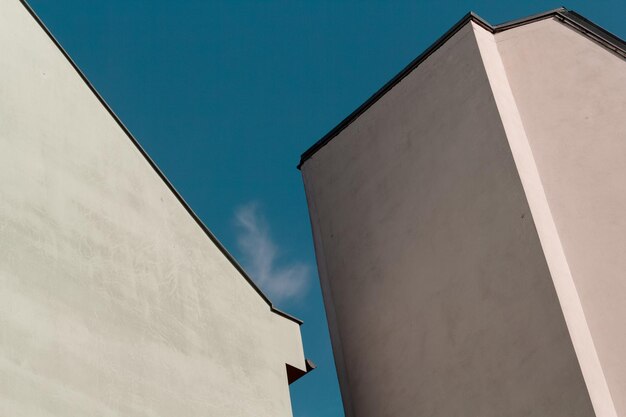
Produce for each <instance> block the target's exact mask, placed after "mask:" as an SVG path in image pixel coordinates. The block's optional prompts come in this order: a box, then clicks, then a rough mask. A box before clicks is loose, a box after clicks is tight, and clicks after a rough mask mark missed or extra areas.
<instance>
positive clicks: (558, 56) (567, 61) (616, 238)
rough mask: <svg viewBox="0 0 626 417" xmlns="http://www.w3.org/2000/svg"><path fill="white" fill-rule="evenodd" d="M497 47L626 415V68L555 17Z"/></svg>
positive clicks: (506, 35) (513, 33) (503, 38)
mask: <svg viewBox="0 0 626 417" xmlns="http://www.w3.org/2000/svg"><path fill="white" fill-rule="evenodd" d="M496 41H497V45H498V50H499V52H500V55H501V57H502V62H503V64H504V67H505V69H506V73H507V75H508V80H509V84H510V86H511V90H512V92H513V95H514V97H515V101H516V103H517V107H518V109H519V114H520V116H521V118H522V121H523V124H524V128H525V131H526V134H527V136H528V140H529V143H530V145H531V148H532V152H533V155H534V159H535V161H536V164H537V169H538V171H539V174H540V176H541V180H542V183H543V188H544V189H545V195H546V198H547V201H548V203H549V206H550V210H551V212H552V216H553V218H554V222H555V225H556V228H557V230H558V234H559V237H560V240H561V244H562V246H563V250H564V253H565V256H566V258H567V263H568V265H569V269H570V270H571V275H572V278H573V280H574V282H575V284H576V288H577V290H578V294H579V296H580V301H581V303H582V307H583V309H584V312H585V317H586V322H587V324H588V326H589V331H590V333H591V336H592V338H593V343H594V346H595V349H596V351H597V355H598V357H599V360H600V363H601V365H602V372H603V374H604V376H605V378H606V381H607V384H608V387H609V390H610V393H611V396H612V399H613V402H614V404H615V408H616V411H617V415H619V416H626V361H625V360H624V359H625V357H624V352H626V331H624V329H625V325H626V323H625V318H626V304H625V302H624V300H626V279H625V274H626V256H624V255H625V254H626V217H625V216H624V213H626V117H625V115H626V60H625V59H624V57H622V56H619V55H617V54H615V53H614V52H612V51H609V50H608V49H606V48H604V47H602V46H600V45H599V44H598V43H596V42H595V41H594V40H592V39H590V38H589V37H587V36H585V35H583V34H582V33H580V32H578V31H576V30H574V29H573V28H571V27H569V26H566V25H564V24H563V23H560V22H558V21H556V20H553V19H549V20H543V21H541V22H537V23H535V24H532V25H527V26H523V27H520V28H517V29H512V30H510V31H506V32H503V33H501V34H498V35H497V36H496Z"/></svg>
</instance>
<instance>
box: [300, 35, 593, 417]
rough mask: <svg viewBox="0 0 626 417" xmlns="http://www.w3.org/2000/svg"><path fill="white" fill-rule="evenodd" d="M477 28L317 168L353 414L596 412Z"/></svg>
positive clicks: (334, 325)
mask: <svg viewBox="0 0 626 417" xmlns="http://www.w3.org/2000/svg"><path fill="white" fill-rule="evenodd" d="M477 30H483V29H477V28H476V27H474V26H473V24H468V25H466V26H464V27H463V28H462V29H461V30H460V31H458V32H457V33H456V34H455V35H454V36H453V37H452V38H451V39H449V40H448V41H447V42H446V43H445V44H444V45H443V46H442V47H440V48H439V49H438V50H436V51H435V52H434V53H433V55H431V56H430V57H429V58H428V59H426V61H424V62H423V63H421V64H420V65H419V66H418V67H417V68H416V69H414V70H413V71H412V72H411V73H410V74H409V75H408V76H407V77H406V78H404V79H403V80H402V81H401V82H400V83H399V84H397V85H396V86H395V87H393V89H391V90H390V91H389V92H388V93H387V94H386V95H384V96H383V97H382V98H381V99H380V100H378V101H377V102H376V103H375V104H374V105H373V106H372V107H370V108H369V109H368V110H367V111H366V112H365V113H364V114H362V115H361V116H360V117H359V118H358V119H356V120H355V121H354V122H353V123H352V124H350V125H349V126H348V127H347V128H346V129H345V130H343V131H342V132H341V133H340V134H339V135H338V136H337V137H335V138H334V139H333V140H332V141H331V142H329V143H328V144H327V145H326V146H324V147H322V148H321V149H320V150H318V151H317V152H316V154H315V155H313V156H312V157H311V158H310V159H308V160H307V161H306V162H305V163H304V164H303V166H302V173H303V177H304V181H305V187H306V192H307V196H308V201H309V209H310V213H311V222H312V227H313V233H314V238H315V248H316V253H317V257H318V266H319V270H320V279H321V282H322V288H323V291H324V299H325V303H326V308H327V313H328V318H329V321H330V325H331V335H332V340H333V348H334V351H335V358H336V362H337V366H338V373H339V379H340V384H341V388H342V394H343V396H344V403H345V408H346V414H347V416H348V417H381V416H409V415H419V416H442V417H449V416H485V417H486V416H494V417H496V416H497V417H501V416H504V415H506V416H552V417H554V416H563V417H565V416H567V417H572V416H593V415H594V410H593V408H592V405H591V402H590V397H589V395H588V393H587V388H586V386H585V380H584V379H583V375H582V373H581V369H580V366H579V363H578V360H577V357H576V354H575V351H574V347H573V344H572V341H571V339H570V335H569V332H568V327H567V324H566V322H565V319H564V315H563V313H562V310H561V306H560V302H559V297H558V296H557V292H556V290H555V284H554V282H553V279H552V276H551V273H550V269H549V267H548V264H547V262H546V257H545V255H544V250H543V248H542V242H541V241H540V239H539V236H538V233H537V229H536V227H535V222H534V219H533V215H532V213H531V209H530V207H529V204H528V200H527V198H526V192H527V190H525V186H524V185H523V184H522V181H521V179H520V175H519V171H518V162H519V161H518V158H517V156H515V157H514V155H513V153H512V151H511V145H510V143H509V138H508V137H507V130H506V126H505V124H504V122H503V117H502V114H501V112H502V111H506V109H504V108H503V107H502V106H501V104H502V103H501V102H500V101H501V100H500V98H499V99H498V100H500V101H497V100H496V98H495V97H494V92H493V90H492V81H493V80H490V78H489V77H490V76H492V74H488V72H487V70H486V69H485V62H484V61H485V60H486V59H487V57H486V56H485V50H484V48H481V47H479V43H478V40H477V35H476V31H477ZM510 125H511V124H510V123H509V126H510ZM522 162H523V161H522ZM526 182H527V181H526Z"/></svg>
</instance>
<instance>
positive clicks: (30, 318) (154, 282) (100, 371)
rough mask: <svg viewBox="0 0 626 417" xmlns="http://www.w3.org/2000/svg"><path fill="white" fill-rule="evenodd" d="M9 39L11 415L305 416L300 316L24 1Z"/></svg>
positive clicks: (3, 310)
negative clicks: (275, 294)
mask: <svg viewBox="0 0 626 417" xmlns="http://www.w3.org/2000/svg"><path fill="white" fill-rule="evenodd" d="M0 51H2V52H1V55H2V58H1V59H0V415H1V416H7V417H9V416H11V417H13V416H27V417H31V416H51V417H52V416H58V417H70V416H76V417H85V416H133V417H141V416H146V417H147V416H163V417H172V416H185V417H188V416H203V417H206V416H229V417H230V416H240V417H288V416H291V407H290V399H289V388H288V382H290V381H293V380H295V379H296V378H298V377H299V376H301V375H302V374H304V373H305V372H306V371H307V370H308V366H307V363H306V361H305V358H304V353H303V348H302V342H301V337H300V328H299V324H300V323H299V321H298V320H297V319H294V318H292V317H290V316H288V315H287V314H284V313H282V312H280V311H278V310H276V309H275V308H273V306H272V304H271V303H270V301H269V300H268V299H267V298H266V297H265V296H264V295H263V294H262V293H261V292H260V291H259V289H258V288H257V287H256V286H255V285H254V284H253V283H252V282H251V281H250V279H248V277H247V276H246V274H245V272H244V271H243V270H242V269H241V267H240V266H239V265H237V263H236V262H235V261H234V260H233V258H232V257H231V256H230V255H229V254H228V253H227V252H226V250H225V249H224V248H223V247H222V246H221V245H220V244H219V242H218V241H217V240H216V239H215V237H213V235H211V233H210V232H209V230H208V229H207V228H206V227H205V226H204V225H203V224H202V223H201V221H200V220H199V219H198V217H197V216H195V215H194V213H193V212H192V211H191V209H190V208H189V206H188V205H187V204H185V202H184V201H183V199H182V197H181V196H180V195H179V194H178V193H177V192H176V191H175V190H174V188H173V187H172V185H171V184H170V183H169V182H168V181H167V179H166V178H165V177H164V175H163V174H162V173H161V172H160V171H159V170H158V168H157V167H156V166H155V164H154V163H153V162H152V161H151V160H150V158H149V157H148V156H147V155H146V153H145V152H144V151H143V150H142V149H141V147H140V146H139V144H138V143H137V141H136V140H135V139H134V138H133V137H132V136H131V134H130V133H129V132H128V130H127V129H126V128H125V127H124V126H123V124H122V123H121V122H120V121H119V119H118V118H117V117H116V116H115V115H114V114H113V112H112V111H111V109H110V108H109V107H108V106H107V105H106V103H105V102H104V101H103V100H102V98H101V97H100V96H99V95H98V94H97V93H96V92H95V90H94V89H93V87H92V86H91V85H90V84H89V82H88V81H87V80H86V79H85V77H84V76H83V74H81V73H80V71H79V70H78V69H77V68H76V66H75V65H74V64H73V62H72V61H71V60H70V59H69V57H68V56H67V55H66V54H65V52H64V51H63V50H62V49H61V47H60V46H59V45H58V43H57V42H56V41H55V40H54V38H53V37H52V36H51V35H50V33H48V32H47V30H46V29H45V27H44V26H43V25H42V23H41V22H40V21H39V20H38V19H37V18H36V17H35V15H34V13H33V12H32V11H31V10H30V9H29V8H28V6H27V5H26V4H25V3H22V2H20V1H18V0H0Z"/></svg>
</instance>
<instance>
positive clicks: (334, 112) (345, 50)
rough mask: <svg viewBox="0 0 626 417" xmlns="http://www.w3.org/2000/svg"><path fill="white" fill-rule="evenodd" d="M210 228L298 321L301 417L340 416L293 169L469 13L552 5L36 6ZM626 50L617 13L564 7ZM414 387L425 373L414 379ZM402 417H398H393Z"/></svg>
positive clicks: (128, 1) (593, 4)
mask: <svg viewBox="0 0 626 417" xmlns="http://www.w3.org/2000/svg"><path fill="white" fill-rule="evenodd" d="M30 4H31V6H32V7H33V8H34V9H35V11H36V12H37V13H38V14H39V16H40V17H41V18H42V20H43V21H44V22H45V23H46V25H47V26H48V27H49V28H50V29H51V31H52V33H53V34H54V35H55V36H56V37H57V39H58V40H59V41H60V42H61V44H62V45H63V46H64V47H65V49H66V50H67V51H68V52H69V54H70V55H71V56H72V58H73V59H74V60H75V61H76V63H77V64H78V66H79V67H80V68H81V69H82V70H83V71H84V72H85V74H86V75H87V77H88V78H89V79H90V80H91V82H92V83H93V84H94V86H95V87H96V89H98V90H99V91H100V93H101V94H102V95H103V96H104V98H105V100H107V101H108V102H109V104H110V105H111V107H112V108H113V110H114V111H115V112H116V113H117V114H118V115H119V116H120V118H121V119H122V121H123V122H124V123H125V124H126V125H127V126H128V128H129V129H130V130H131V132H133V134H134V135H135V137H136V138H137V139H138V140H139V141H140V143H141V144H142V145H143V147H144V148H145V149H146V150H147V151H148V153H149V154H150V155H151V156H152V158H153V159H154V160H155V161H156V163H157V164H158V165H159V166H160V167H161V169H162V170H163V171H164V173H165V175H166V176H167V177H168V178H169V179H170V180H171V182H172V183H173V184H174V186H175V187H176V188H177V189H178V190H179V191H180V192H181V194H182V195H183V197H184V198H185V199H186V200H187V202H189V204H190V205H191V207H192V208H193V209H194V210H195V211H196V213H197V214H198V215H199V216H200V218H201V219H202V220H203V221H204V223H205V224H206V225H207V226H208V227H209V228H210V229H211V230H212V231H213V232H214V233H215V234H216V235H217V237H218V238H219V239H220V240H221V241H222V242H223V243H224V245H225V246H226V247H227V248H228V249H229V250H230V251H231V252H232V253H233V254H234V255H235V256H236V257H237V258H238V259H239V260H240V261H241V263H243V264H244V266H246V268H247V269H248V270H249V272H250V273H251V275H253V278H256V279H258V280H259V281H261V284H262V287H264V288H265V289H266V290H267V292H268V293H269V294H270V298H272V299H273V300H274V302H275V304H277V305H278V307H280V308H282V309H284V310H285V311H287V312H289V313H291V314H293V315H295V316H297V317H299V318H301V319H303V320H304V322H305V324H304V325H303V326H302V334H303V338H304V345H305V349H306V353H307V356H308V357H310V358H311V359H313V361H314V362H316V363H317V364H318V369H317V370H315V371H314V372H313V373H311V374H309V375H308V376H306V377H305V378H302V379H301V380H300V381H298V382H297V383H295V384H294V385H292V387H291V392H292V399H293V407H294V413H295V416H296V417H314V416H316V417H335V416H343V411H342V407H341V400H340V394H339V388H338V384H337V378H336V374H335V369H334V364H333V359H332V352H331V348H330V341H329V336H328V330H327V327H326V317H325V314H324V308H323V304H322V298H321V292H320V288H319V284H318V280H317V272H316V270H315V258H314V252H313V246H312V240H311V232H310V227H309V219H308V213H307V208H306V201H305V196H304V192H303V186H302V182H301V179H300V173H299V171H297V170H296V165H297V163H298V159H299V155H300V153H301V152H303V151H304V150H305V149H307V148H308V147H309V146H310V145H312V144H313V143H314V142H315V141H316V140H317V139H319V138H320V137H321V136H322V135H324V134H325V133H326V132H327V131H328V130H330V129H331V128H332V127H333V126H334V125H336V124H337V123H338V122H339V121H341V119H343V118H344V117H345V116H346V115H347V114H348V113H350V112H351V111H352V110H354V109H355V108H356V107H357V106H358V105H359V104H361V103H362V102H363V101H365V100H366V99H367V98H368V97H369V96H370V95H371V94H372V93H373V92H374V91H375V90H377V89H378V88H379V87H380V86H382V85H383V84H384V83H385V82H386V81H387V80H388V79H389V78H391V77H392V76H393V75H395V74H396V73H397V72H398V71H399V70H400V69H401V68H402V67H404V66H405V65H406V64H407V63H408V62H409V61H410V60H412V59H413V58H414V57H415V56H417V55H418V54H419V53H420V52H422V51H423V50H424V49H425V48H426V47H428V46H429V45H430V44H431V43H432V42H433V41H434V40H435V39H436V38H438V37H439V36H440V35H442V34H443V33H444V32H445V31H446V30H447V29H449V27H450V26H452V25H453V24H454V23H455V22H456V21H457V20H458V19H460V18H461V17H462V16H463V15H464V14H465V13H467V12H468V11H470V10H473V11H475V12H477V13H478V14H479V15H480V16H481V17H483V18H485V19H487V20H488V21H489V22H491V23H501V22H503V21H506V20H510V19H516V18H520V17H523V16H526V15H529V14H533V13H537V12H540V11H544V10H547V9H553V8H556V7H559V6H561V4H559V3H554V2H549V1H532V0H531V1H519V0H517V1H510V0H509V1H507V0H499V1H495V0H489V1H486V0H476V1H474V2H470V1H449V2H446V1H419V0H413V1H398V2H391V1H337V0H335V1H308V2H304V1H272V0H263V1H209V0H184V1H181V0H150V1H148V0H98V1H96V0H54V1H51V0H30ZM563 5H564V6H566V7H568V8H570V9H572V10H575V11H577V12H579V13H581V14H583V15H585V16H586V17H587V18H589V19H591V20H592V21H594V22H596V23H598V24H600V25H601V26H603V27H604V28H606V29H608V30H610V31H612V32H613V33H615V34H617V35H618V36H621V37H622V38H626V2H624V1H623V0H619V1H617V0H616V1H588V0H587V1H579V0H577V1H571V2H569V3H567V4H563ZM416 372H419V370H416ZM398 417H402V416H398Z"/></svg>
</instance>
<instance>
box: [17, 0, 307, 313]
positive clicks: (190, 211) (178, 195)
mask: <svg viewBox="0 0 626 417" xmlns="http://www.w3.org/2000/svg"><path fill="white" fill-rule="evenodd" d="M20 2H21V3H22V5H23V6H24V7H25V8H26V10H27V11H28V13H30V15H31V16H32V17H33V18H34V19H35V21H36V22H37V23H38V24H39V26H40V27H41V29H43V31H44V32H45V33H46V34H47V35H48V37H49V38H50V40H51V41H52V42H53V43H54V44H55V45H56V47H57V48H58V49H59V51H61V53H62V54H63V56H65V58H66V59H67V60H68V62H69V63H70V64H71V66H72V67H73V68H74V70H75V71H76V72H77V73H78V75H79V76H80V78H81V79H82V80H83V81H84V82H85V84H86V85H87V87H89V89H90V90H91V92H92V93H93V94H94V95H95V96H96V98H97V99H98V101H100V103H101V104H102V105H103V106H104V108H105V109H106V111H107V112H109V114H110V115H111V117H113V119H114V120H115V122H117V124H118V125H119V127H120V128H121V129H122V131H124V133H126V136H128V138H129V139H130V140H131V142H132V143H133V144H134V145H135V147H136V148H137V149H138V150H139V152H140V153H141V155H143V157H144V158H145V159H146V161H148V164H150V166H151V167H152V168H153V169H154V171H155V172H156V173H157V174H158V176H159V177H160V178H161V179H162V180H163V182H164V183H165V185H167V187H168V188H169V189H170V191H171V192H172V193H174V195H175V196H176V198H177V199H178V201H179V202H180V203H181V204H182V205H183V207H184V208H185V210H187V212H188V213H189V215H190V216H191V217H192V218H193V219H194V220H195V222H196V223H197V224H198V226H200V228H201V229H202V230H203V231H204V233H205V234H206V235H207V236H208V237H209V239H211V241H212V242H213V243H214V244H215V246H217V248H218V249H219V250H220V251H221V252H222V254H223V255H224V256H225V257H226V259H228V260H229V261H230V263H231V264H232V265H233V266H234V267H235V269H236V270H237V271H238V272H239V273H240V274H241V275H242V276H243V277H244V278H245V279H246V281H248V283H249V284H250V285H251V286H252V288H253V289H254V290H255V291H256V292H257V293H258V294H259V296H261V298H262V299H263V300H264V301H265V302H266V303H267V305H269V307H270V310H271V311H272V312H274V313H276V314H278V315H279V316H282V317H284V318H286V319H289V320H291V321H294V322H296V323H298V324H302V323H303V322H302V320H300V319H297V318H295V317H293V316H291V315H289V314H287V313H285V312H283V311H280V310H279V309H277V308H276V307H274V305H273V304H272V302H271V301H270V299H269V298H267V296H266V295H265V294H264V293H263V291H261V289H260V288H259V287H258V286H257V285H256V284H255V283H254V281H252V279H251V278H250V277H249V276H248V274H247V273H246V271H245V270H244V269H243V268H242V267H241V265H239V263H238V262H237V261H236V260H235V258H234V257H233V256H232V255H231V254H230V253H229V252H228V250H226V248H225V247H224V246H223V245H222V244H221V243H220V241H219V240H217V238H216V237H215V235H213V233H212V232H211V231H210V230H209V228H208V227H206V226H205V225H204V223H202V220H200V218H199V217H198V215H197V214H196V213H194V211H193V210H192V209H191V207H190V206H189V204H187V202H186V201H185V200H184V199H183V197H182V196H181V195H180V193H179V192H178V191H176V189H175V188H174V186H173V185H172V183H171V182H170V181H169V180H168V179H167V177H166V176H165V175H164V174H163V172H162V171H161V170H160V169H159V167H158V166H157V164H156V163H155V162H154V161H153V160H152V159H151V158H150V156H149V155H148V154H147V153H146V151H145V150H144V149H143V148H142V147H141V145H140V144H139V142H138V141H137V139H135V137H134V136H133V135H132V133H130V131H129V130H128V128H127V127H126V126H124V123H122V121H121V120H120V118H119V117H117V115H116V114H115V113H114V112H113V110H112V109H111V107H110V106H109V105H108V104H107V103H106V101H104V99H103V98H102V96H101V95H100V94H99V93H98V91H96V89H95V88H94V86H93V85H92V84H91V83H90V82H89V80H88V79H87V77H85V74H83V72H82V71H81V70H80V68H78V66H77V65H76V63H75V62H74V61H73V60H72V58H71V57H70V56H69V55H68V53H67V52H66V51H65V49H63V47H62V46H61V44H60V43H59V42H58V41H57V40H56V38H55V37H54V36H53V35H52V33H51V32H50V30H48V28H47V27H46V25H45V24H44V23H43V22H42V21H41V19H40V18H39V16H37V14H36V13H35V11H34V10H33V9H32V8H31V7H30V5H29V4H28V3H27V2H26V0H20Z"/></svg>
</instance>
